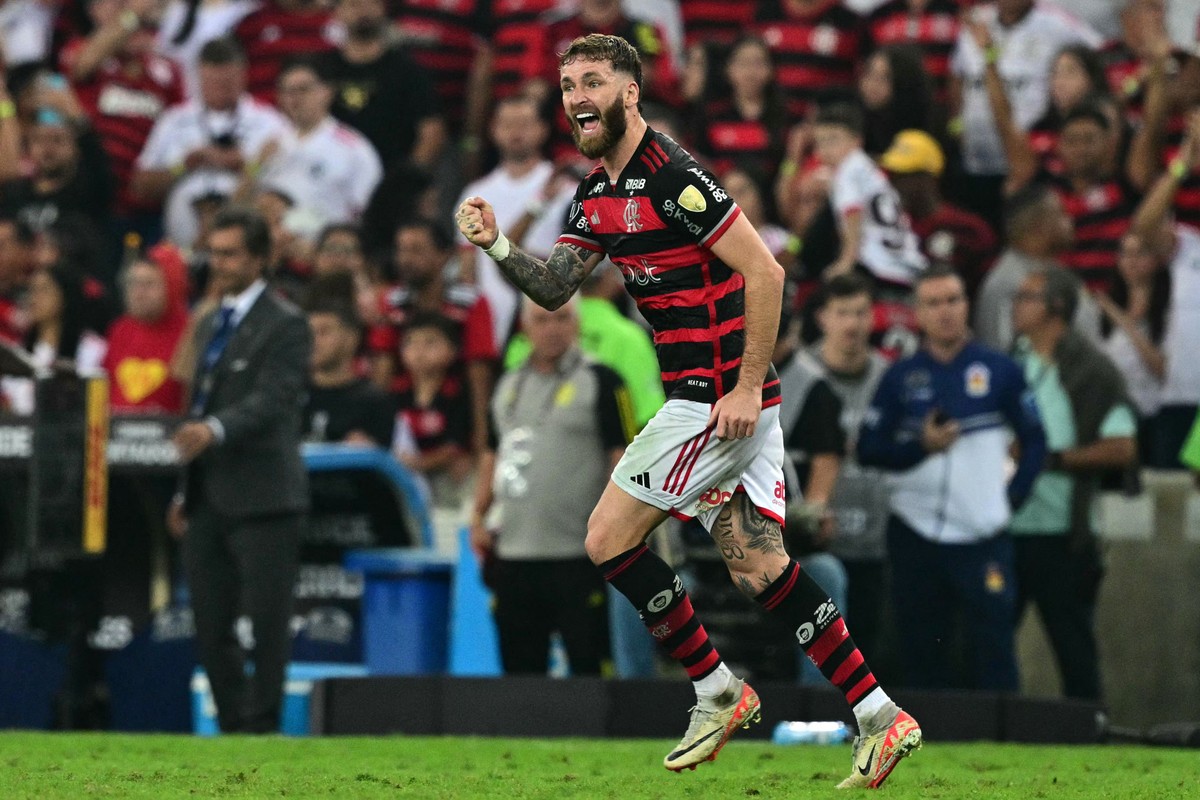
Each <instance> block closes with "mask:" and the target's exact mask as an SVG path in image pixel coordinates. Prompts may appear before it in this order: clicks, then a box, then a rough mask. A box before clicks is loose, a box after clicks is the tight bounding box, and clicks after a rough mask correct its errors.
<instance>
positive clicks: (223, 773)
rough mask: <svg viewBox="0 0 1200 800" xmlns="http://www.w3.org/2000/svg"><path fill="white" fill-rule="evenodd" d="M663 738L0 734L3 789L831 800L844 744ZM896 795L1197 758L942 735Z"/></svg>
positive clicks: (974, 789) (1157, 782)
mask: <svg viewBox="0 0 1200 800" xmlns="http://www.w3.org/2000/svg"><path fill="white" fill-rule="evenodd" d="M671 744H673V742H666V741H631V740H610V741H604V740H579V739H563V740H546V739H474V738H461V737H444V738H417V737H388V738H375V739H351V738H325V739H285V738H279V737H271V738H242V737H224V738H218V739H196V738H190V737H182V736H131V735H117V734H34V733H7V734H0V798H5V800H16V798H33V799H34V800H45V799H46V798H58V797H64V798H65V797H69V798H100V797H105V798H163V797H290V798H300V797H322V798H323V797H348V798H376V797H406V798H453V799H454V800H459V799H460V798H467V799H469V798H488V799H489V800H491V798H502V799H503V800H510V799H515V798H547V800H550V799H551V798H552V799H553V800H559V799H560V798H618V800H643V799H645V800H650V799H651V798H655V799H657V798H688V799H689V800H691V798H708V797H712V798H729V799H730V800H732V799H733V798H746V797H753V798H761V799H762V800H768V799H769V798H781V799H782V798H800V797H803V798H825V797H829V798H833V797H842V798H844V797H845V796H846V795H845V793H844V792H839V791H837V790H835V789H834V788H833V787H834V785H835V784H836V783H837V782H838V781H839V780H841V779H842V778H843V777H844V776H845V775H846V774H848V771H849V769H850V748H849V746H838V747H794V746H793V747H775V746H772V745H769V744H765V743H758V742H738V741H734V742H733V743H731V744H730V745H729V746H728V747H727V748H726V749H725V750H724V751H723V752H722V753H721V757H720V759H719V760H718V761H717V762H716V763H714V764H705V765H703V766H701V767H700V769H699V770H697V771H696V772H688V773H684V774H682V775H675V774H672V773H669V772H667V771H666V770H664V769H663V768H662V766H661V760H662V756H663V754H664V753H665V752H666V750H667V748H668V747H669V746H670V745H671ZM883 791H884V792H885V793H886V794H885V795H884V796H886V797H891V798H897V800H899V798H960V797H965V798H988V799H989V800H991V799H992V798H998V799H999V800H1005V799H1006V798H1013V799H1014V800H1016V799H1018V798H1019V800H1031V799H1032V798H1048V799H1049V800H1059V798H1064V799H1065V798H1088V799H1089V800H1091V798H1130V800H1150V799H1151V798H1198V797H1200V755H1198V754H1197V753H1196V752H1195V751H1191V752H1188V751H1185V750H1166V749H1149V748H1139V747H1116V746H1114V747H1036V746H1018V745H997V744H965V745H964V744H953V745H951V744H937V743H936V742H935V743H929V744H926V745H925V748H924V749H923V750H921V751H919V752H918V753H916V754H915V755H914V756H912V757H911V758H909V759H907V760H906V761H905V762H903V763H902V764H901V765H900V766H899V767H898V768H897V769H896V771H895V772H894V773H893V774H892V777H891V778H890V779H889V780H888V782H887V784H886V785H885V786H884V790H883Z"/></svg>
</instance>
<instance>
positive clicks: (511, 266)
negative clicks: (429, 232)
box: [455, 197, 604, 311]
mask: <svg viewBox="0 0 1200 800" xmlns="http://www.w3.org/2000/svg"><path fill="white" fill-rule="evenodd" d="M455 220H456V221H457V222H458V229H459V230H460V231H461V232H462V234H463V236H465V237H467V240H468V241H469V242H471V244H473V245H475V246H477V247H481V248H483V249H484V250H488V251H490V252H488V255H489V256H491V257H492V259H493V260H494V261H495V262H496V264H497V265H498V266H499V267H500V271H501V272H503V273H504V275H505V277H507V278H508V279H509V280H510V281H512V282H513V285H515V286H516V287H517V288H518V289H520V290H521V291H523V292H524V293H525V294H527V295H529V297H530V299H532V300H533V301H534V302H535V303H537V304H538V305H539V306H542V307H543V308H546V309H549V310H551V311H553V310H554V309H556V308H558V307H559V306H561V305H562V304H563V303H565V302H567V300H569V299H570V298H571V295H573V294H575V290H576V289H578V288H579V287H580V285H581V284H582V283H583V281H584V279H585V278H586V277H587V276H588V275H589V274H590V273H591V271H592V270H593V269H595V268H596V265H597V264H599V263H600V259H601V258H603V257H604V254H603V253H594V252H592V251H591V250H588V249H587V248H585V247H580V246H578V245H573V244H566V243H563V242H560V243H558V244H556V245H555V246H554V249H553V250H551V251H550V257H549V258H547V259H546V260H545V261H542V260H541V259H540V258H535V257H533V256H531V255H529V254H528V253H526V252H524V251H522V250H520V249H519V248H517V247H516V246H515V245H511V244H509V243H508V239H507V238H504V234H502V233H501V232H500V228H499V227H498V226H497V225H496V215H495V213H494V212H493V211H492V207H491V205H490V204H489V203H488V202H487V201H486V200H484V199H483V198H481V197H468V198H467V199H466V200H465V201H464V202H463V204H462V205H461V206H459V209H458V213H456V214H455Z"/></svg>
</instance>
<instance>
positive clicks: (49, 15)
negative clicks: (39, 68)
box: [0, 0, 58, 69]
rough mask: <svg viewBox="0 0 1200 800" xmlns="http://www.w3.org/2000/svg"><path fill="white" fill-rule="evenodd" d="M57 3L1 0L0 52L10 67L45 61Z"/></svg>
mask: <svg viewBox="0 0 1200 800" xmlns="http://www.w3.org/2000/svg"><path fill="white" fill-rule="evenodd" d="M56 5H57V4H55V3H46V2H42V1H41V0H6V2H4V3H0V55H3V57H4V59H3V63H4V65H5V66H7V67H8V68H10V69H11V68H12V67H15V66H18V65H20V64H32V63H36V62H39V61H45V60H46V57H47V56H49V55H50V34H51V32H52V30H53V28H54V15H55V13H56V12H57V10H58V9H57V7H56Z"/></svg>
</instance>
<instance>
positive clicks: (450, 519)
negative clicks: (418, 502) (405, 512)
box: [392, 314, 474, 551]
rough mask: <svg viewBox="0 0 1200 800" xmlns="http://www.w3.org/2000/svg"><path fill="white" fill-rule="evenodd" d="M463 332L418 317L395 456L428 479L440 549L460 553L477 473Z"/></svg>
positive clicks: (407, 337) (408, 336) (404, 358)
mask: <svg viewBox="0 0 1200 800" xmlns="http://www.w3.org/2000/svg"><path fill="white" fill-rule="evenodd" d="M456 332H457V329H456V327H455V325H454V323H453V322H451V321H450V320H449V319H447V318H445V317H443V316H441V315H438V314H417V315H414V316H413V317H412V319H411V321H410V323H409V325H408V328H407V330H406V331H405V334H404V341H403V344H401V346H400V361H401V364H402V366H403V368H404V371H403V373H402V374H401V375H400V376H399V377H398V378H397V380H396V383H395V387H396V388H395V392H394V394H395V398H396V409H397V414H396V433H395V438H394V440H393V442H392V453H393V454H394V455H395V457H396V458H397V460H399V461H400V462H401V463H402V464H404V465H405V466H406V467H408V468H409V469H411V470H413V471H415V472H418V473H420V474H421V475H422V476H423V477H424V478H425V480H427V481H428V484H429V490H430V500H431V504H432V511H433V521H434V529H435V534H436V536H437V547H438V549H441V550H450V551H453V550H454V549H455V544H454V536H455V535H456V532H457V531H458V529H459V528H461V527H462V525H463V524H465V522H466V516H465V515H464V514H463V512H462V508H463V503H464V500H465V499H466V498H467V497H469V496H470V491H469V489H470V487H469V486H467V479H468V477H469V476H470V474H471V473H472V471H473V467H474V463H473V456H472V453H471V433H472V432H471V402H470V397H469V395H468V392H467V387H466V384H465V383H464V381H463V380H462V378H461V376H458V375H455V374H453V372H452V371H451V366H452V365H453V364H454V362H455V360H456V359H457V358H458V344H457V341H456V337H455V335H456Z"/></svg>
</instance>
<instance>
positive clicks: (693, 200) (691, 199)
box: [679, 186, 708, 214]
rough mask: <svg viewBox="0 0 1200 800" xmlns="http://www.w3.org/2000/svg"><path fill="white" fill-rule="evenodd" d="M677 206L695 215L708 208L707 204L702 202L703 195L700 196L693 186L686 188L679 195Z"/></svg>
mask: <svg viewBox="0 0 1200 800" xmlns="http://www.w3.org/2000/svg"><path fill="white" fill-rule="evenodd" d="M679 205H681V206H683V207H684V208H686V209H687V210H688V211H695V212H696V213H697V214H699V213H700V212H702V211H704V209H706V208H708V203H706V202H705V201H704V195H702V194H700V190H699V189H697V188H696V187H695V186H688V187H687V188H686V189H684V190H683V191H682V192H680V193H679Z"/></svg>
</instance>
